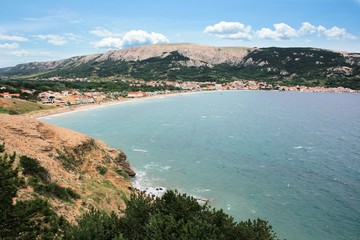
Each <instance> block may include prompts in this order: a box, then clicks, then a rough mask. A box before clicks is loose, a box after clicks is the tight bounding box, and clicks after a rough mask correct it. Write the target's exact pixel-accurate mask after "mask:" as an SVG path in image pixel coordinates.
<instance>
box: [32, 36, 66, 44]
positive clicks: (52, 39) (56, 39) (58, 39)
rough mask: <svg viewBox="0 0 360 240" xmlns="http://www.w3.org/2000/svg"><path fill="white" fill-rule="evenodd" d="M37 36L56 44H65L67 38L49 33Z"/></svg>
mask: <svg viewBox="0 0 360 240" xmlns="http://www.w3.org/2000/svg"><path fill="white" fill-rule="evenodd" d="M35 37H37V38H40V39H42V40H47V41H48V43H50V44H52V45H55V46H63V45H65V44H66V41H65V39H64V38H63V37H62V36H59V35H54V34H48V35H42V34H40V35H36V36H35Z"/></svg>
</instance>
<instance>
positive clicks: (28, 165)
mask: <svg viewBox="0 0 360 240" xmlns="http://www.w3.org/2000/svg"><path fill="white" fill-rule="evenodd" d="M20 164H21V166H22V167H23V171H22V172H23V174H25V175H32V176H34V177H38V178H39V179H40V180H41V181H43V182H50V180H51V177H50V173H49V172H48V171H47V170H46V169H45V168H44V167H42V166H41V165H40V162H39V161H38V160H37V159H35V158H30V157H27V156H21V157H20Z"/></svg>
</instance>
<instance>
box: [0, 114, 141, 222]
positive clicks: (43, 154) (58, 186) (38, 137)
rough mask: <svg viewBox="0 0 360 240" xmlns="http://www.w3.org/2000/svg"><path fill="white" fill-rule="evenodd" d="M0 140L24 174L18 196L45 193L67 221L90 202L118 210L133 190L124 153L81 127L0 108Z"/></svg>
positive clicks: (42, 195) (107, 209)
mask: <svg viewBox="0 0 360 240" xmlns="http://www.w3.org/2000/svg"><path fill="white" fill-rule="evenodd" d="M0 145H1V146H5V147H4V148H5V150H6V152H7V153H8V154H12V153H14V152H15V153H16V156H17V158H16V161H15V164H16V165H18V166H20V172H21V174H22V176H23V177H24V184H23V187H22V188H21V189H20V190H19V191H18V193H17V199H19V200H27V199H34V198H36V197H40V198H42V199H45V200H47V201H49V203H50V204H51V206H52V208H53V210H54V211H55V212H56V213H57V214H58V215H64V216H65V217H66V219H67V220H69V221H70V222H73V221H74V220H75V219H76V218H77V217H79V216H80V215H81V214H82V213H84V212H87V211H88V210H89V209H92V208H96V209H99V210H105V211H107V212H111V211H115V212H118V210H119V209H123V208H124V207H125V203H124V200H125V199H126V198H127V197H129V196H130V193H131V191H132V190H131V182H130V180H129V175H134V174H135V173H134V172H133V170H132V169H131V167H130V164H129V163H128V162H127V161H126V155H125V154H124V153H123V152H121V151H119V150H116V149H112V148H109V147H107V146H106V145H105V144H104V143H102V142H99V141H96V140H94V139H92V138H90V137H88V136H85V135H83V134H81V133H78V132H74V131H71V130H68V129H64V128H60V127H56V126H52V125H50V124H47V123H44V122H41V121H39V120H36V119H33V118H28V117H24V116H14V115H12V116H11V115H5V114H0Z"/></svg>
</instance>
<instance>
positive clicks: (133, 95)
mask: <svg viewBox="0 0 360 240" xmlns="http://www.w3.org/2000/svg"><path fill="white" fill-rule="evenodd" d="M127 97H128V98H142V97H144V93H143V92H141V91H139V92H129V93H128V95H127Z"/></svg>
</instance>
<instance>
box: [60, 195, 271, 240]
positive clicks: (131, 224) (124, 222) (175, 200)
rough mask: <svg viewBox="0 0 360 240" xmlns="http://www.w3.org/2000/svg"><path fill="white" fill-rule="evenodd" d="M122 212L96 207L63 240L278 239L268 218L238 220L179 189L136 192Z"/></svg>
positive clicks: (66, 232) (69, 229) (68, 231)
mask: <svg viewBox="0 0 360 240" xmlns="http://www.w3.org/2000/svg"><path fill="white" fill-rule="evenodd" d="M123 214H124V216H123V217H121V218H120V217H118V215H116V214H114V213H111V214H107V213H104V212H101V211H96V210H93V211H92V212H90V213H87V214H85V215H83V216H82V217H81V218H80V219H78V224H77V225H73V226H70V227H69V228H67V229H66V231H65V235H64V239H244V240H246V239H264V240H271V239H277V237H276V234H275V233H274V232H273V230H272V228H271V226H270V225H269V224H268V223H267V222H266V221H263V220H260V219H257V220H253V221H250V220H249V221H246V222H240V223H236V222H234V220H233V218H232V217H230V216H228V215H227V214H225V213H224V212H223V211H222V210H220V211H218V210H215V209H210V207H209V206H208V205H200V204H199V203H198V202H197V201H196V199H194V198H192V197H189V196H187V195H185V194H179V193H178V192H176V191H167V192H166V193H165V194H164V195H163V196H162V197H161V198H152V197H149V196H147V195H145V194H143V193H140V194H133V195H132V196H131V198H130V199H129V200H128V201H127V207H126V210H125V211H124V212H123Z"/></svg>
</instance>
